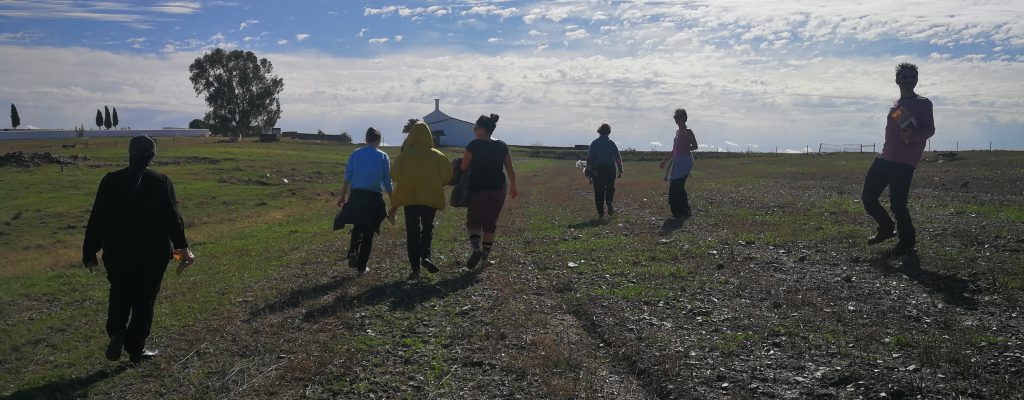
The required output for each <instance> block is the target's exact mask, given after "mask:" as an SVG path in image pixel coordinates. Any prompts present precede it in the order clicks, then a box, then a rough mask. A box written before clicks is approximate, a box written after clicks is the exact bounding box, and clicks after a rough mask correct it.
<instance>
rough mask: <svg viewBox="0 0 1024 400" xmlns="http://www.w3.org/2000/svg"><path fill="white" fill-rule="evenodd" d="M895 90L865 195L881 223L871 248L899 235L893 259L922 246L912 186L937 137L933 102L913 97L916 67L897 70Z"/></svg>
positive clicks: (906, 65)
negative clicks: (886, 198) (896, 94)
mask: <svg viewBox="0 0 1024 400" xmlns="http://www.w3.org/2000/svg"><path fill="white" fill-rule="evenodd" d="M896 86H898V87H899V88H900V98H899V99H898V100H896V101H895V102H894V103H893V105H892V107H891V108H890V109H889V114H888V116H887V117H886V123H885V144H884V145H882V152H881V153H880V154H878V156H877V157H875V161H874V162H872V163H871V168H869V169H868V173H867V176H866V177H865V178H864V190H863V192H862V193H861V201H862V202H863V203H864V210H865V211H867V213H868V215H870V216H871V218H873V219H874V220H875V222H876V223H877V224H878V227H877V231H876V233H875V235H874V236H872V237H871V238H869V239H868V244H878V243H881V242H883V241H885V240H888V239H891V238H893V237H896V236H899V242H897V243H896V246H895V247H893V248H892V250H890V251H889V256H890V257H893V258H895V257H900V256H903V255H907V254H912V253H913V252H914V251H915V248H916V246H917V238H916V234H915V232H914V222H913V220H911V218H910V209H909V208H908V207H907V203H908V202H909V198H910V181H911V179H912V178H913V177H914V170H915V169H916V168H917V164H918V163H919V162H920V161H921V155H922V154H923V153H924V148H925V145H926V144H927V143H928V139H929V138H931V137H932V135H934V134H935V119H934V117H933V115H932V102H931V100H928V98H927V97H922V96H919V95H918V94H917V93H915V92H914V88H915V87H916V86H917V66H916V65H914V64H910V63H901V64H899V65H897V66H896ZM886 186H888V187H889V207H891V208H892V213H893V214H894V215H895V216H896V221H895V223H894V222H893V220H892V218H891V217H889V213H888V212H886V211H885V208H883V207H882V204H881V203H880V202H879V201H878V197H879V196H881V195H882V191H884V190H885V187H886ZM894 225H895V226H894Z"/></svg>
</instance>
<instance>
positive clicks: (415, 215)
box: [405, 205, 437, 271]
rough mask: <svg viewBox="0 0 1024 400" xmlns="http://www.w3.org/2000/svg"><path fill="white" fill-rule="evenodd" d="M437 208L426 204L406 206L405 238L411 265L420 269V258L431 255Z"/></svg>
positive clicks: (414, 268)
mask: <svg viewBox="0 0 1024 400" xmlns="http://www.w3.org/2000/svg"><path fill="white" fill-rule="evenodd" d="M436 213H437V209H436V208H433V207H430V206H424V205H412V206H405V239H406V245H407V248H408V251H409V265H410V266H412V269H413V270H415V271H418V270H419V269H420V260H422V259H424V258H429V257H430V242H431V240H432V239H433V237H434V215H435V214H436Z"/></svg>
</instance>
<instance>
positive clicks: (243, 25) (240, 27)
mask: <svg viewBox="0 0 1024 400" xmlns="http://www.w3.org/2000/svg"><path fill="white" fill-rule="evenodd" d="M258 23H260V21H259V20H258V19H247V20H245V21H243V22H242V23H241V24H238V30H243V29H245V28H249V27H251V26H253V25H256V24H258Z"/></svg>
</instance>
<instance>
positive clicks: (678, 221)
mask: <svg viewBox="0 0 1024 400" xmlns="http://www.w3.org/2000/svg"><path fill="white" fill-rule="evenodd" d="M685 222H686V219H684V218H669V219H666V220H665V223H663V224H661V229H660V230H659V231H658V234H659V235H662V236H664V235H668V234H670V233H672V232H675V231H678V230H680V229H682V228H683V224H684V223H685Z"/></svg>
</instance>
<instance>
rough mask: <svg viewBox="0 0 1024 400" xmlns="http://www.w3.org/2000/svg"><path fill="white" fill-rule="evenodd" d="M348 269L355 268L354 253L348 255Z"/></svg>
mask: <svg viewBox="0 0 1024 400" xmlns="http://www.w3.org/2000/svg"><path fill="white" fill-rule="evenodd" d="M347 258H348V267H349V268H356V253H348V257H347Z"/></svg>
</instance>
